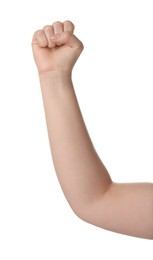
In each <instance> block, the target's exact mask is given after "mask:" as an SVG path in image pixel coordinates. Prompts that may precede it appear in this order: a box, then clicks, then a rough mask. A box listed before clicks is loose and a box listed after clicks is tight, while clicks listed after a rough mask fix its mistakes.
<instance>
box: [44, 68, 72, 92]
mask: <svg viewBox="0 0 153 260" xmlns="http://www.w3.org/2000/svg"><path fill="white" fill-rule="evenodd" d="M39 79H40V84H41V87H42V88H43V87H46V86H48V87H49V88H52V87H53V88H55V89H56V88H60V87H62V86H65V85H69V84H71V83H72V75H71V72H65V71H50V72H43V73H39Z"/></svg>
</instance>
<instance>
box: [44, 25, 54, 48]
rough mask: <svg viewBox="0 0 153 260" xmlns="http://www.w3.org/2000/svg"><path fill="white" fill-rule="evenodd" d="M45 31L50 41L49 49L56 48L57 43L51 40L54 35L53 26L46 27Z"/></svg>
mask: <svg viewBox="0 0 153 260" xmlns="http://www.w3.org/2000/svg"><path fill="white" fill-rule="evenodd" d="M43 31H44V32H45V35H46V38H47V40H48V47H49V48H54V47H55V43H54V42H53V41H52V40H51V36H52V35H53V34H54V29H53V26H51V25H46V26H45V27H44V28H43Z"/></svg>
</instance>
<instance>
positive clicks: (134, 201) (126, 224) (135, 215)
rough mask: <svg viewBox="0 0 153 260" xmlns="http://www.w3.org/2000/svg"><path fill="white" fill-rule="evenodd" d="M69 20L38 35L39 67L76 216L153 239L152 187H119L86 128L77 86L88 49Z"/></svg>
mask: <svg viewBox="0 0 153 260" xmlns="http://www.w3.org/2000/svg"><path fill="white" fill-rule="evenodd" d="M73 32H74V25H73V24H72V22H70V21H65V22H63V23H62V22H55V23H53V24H52V25H48V26H45V27H44V28H43V29H42V30H38V31H36V32H35V33H34V35H33V39H32V49H33V56H34V60H35V62H36V66H37V68H38V74H39V78H40V85H41V91H42V97H43V103H44V111H45V116H46V124H47V129H48V137H49V143H50V148H51V154H52V158H53V163H54V167H55V171H56V173H57V177H58V180H59V182H60V185H61V188H62V190H63V192H64V194H65V197H66V199H67V201H68V202H69V204H70V206H71V208H72V210H73V211H74V212H75V214H76V215H77V216H78V217H80V218H81V219H83V220H84V221H86V222H88V223H91V224H93V225H95V226H98V227H101V228H104V229H107V230H110V231H114V232H117V233H121V234H126V235H129V236H135V237H140V238H146V239H153V184H152V183H125V184H120V183H115V182H113V181H112V179H111V177H110V175H109V173H108V171H107V169H106V168H105V166H104V164H103V163H102V161H101V159H100V158H99V156H98V154H97V153H96V150H95V148H94V146H93V144H92V141H91V139H90V136H89V134H88V131H87V129H86V126H85V123H84V120H83V117H82V114H81V111H80V108H79V105H78V102H77V98H76V94H75V91H74V87H73V83H72V77H71V75H72V70H73V67H74V64H75V63H76V61H77V59H78V57H79V56H80V54H81V52H82V50H83V44H82V42H81V41H80V40H79V39H78V38H77V37H76V36H75V35H74V34H73Z"/></svg>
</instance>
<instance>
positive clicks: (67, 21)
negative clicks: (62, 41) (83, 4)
mask: <svg viewBox="0 0 153 260" xmlns="http://www.w3.org/2000/svg"><path fill="white" fill-rule="evenodd" d="M63 24H67V25H68V26H69V27H71V28H72V30H74V28H75V26H74V24H73V23H72V22H71V21H70V20H65V21H64V23H63Z"/></svg>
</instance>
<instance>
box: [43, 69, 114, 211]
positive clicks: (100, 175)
mask: <svg viewBox="0 0 153 260" xmlns="http://www.w3.org/2000/svg"><path fill="white" fill-rule="evenodd" d="M41 90H42V96H43V102H44V109H45V115H46V122H47V129H48V136H49V141H50V148H51V152H52V158H53V162H54V166H55V170H56V173H57V177H58V179H59V182H60V184H61V187H62V189H63V192H64V194H65V196H66V198H67V200H68V201H69V203H70V205H71V207H72V208H73V210H74V211H76V213H78V214H79V212H80V211H82V209H83V208H84V207H85V205H88V204H91V203H92V201H93V200H95V199H96V198H98V197H99V196H101V195H102V194H103V193H104V192H105V191H106V190H107V188H108V186H109V185H110V183H111V179H110V176H109V174H108V172H107V170H106V168H105V167H104V165H103V164H102V162H101V160H100V158H99V157H98V155H97V153H96V151H95V149H94V147H93V144H92V142H91V139H90V137H89V134H88V132H87V129H86V126H85V123H84V120H83V117H82V114H81V111H80V108H79V105H78V102H77V98H76V95H75V91H74V88H73V84H72V81H71V77H70V76H69V77H67V76H61V75H60V76H59V75H57V74H56V73H52V75H51V76H50V78H45V77H44V78H43V79H41Z"/></svg>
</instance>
